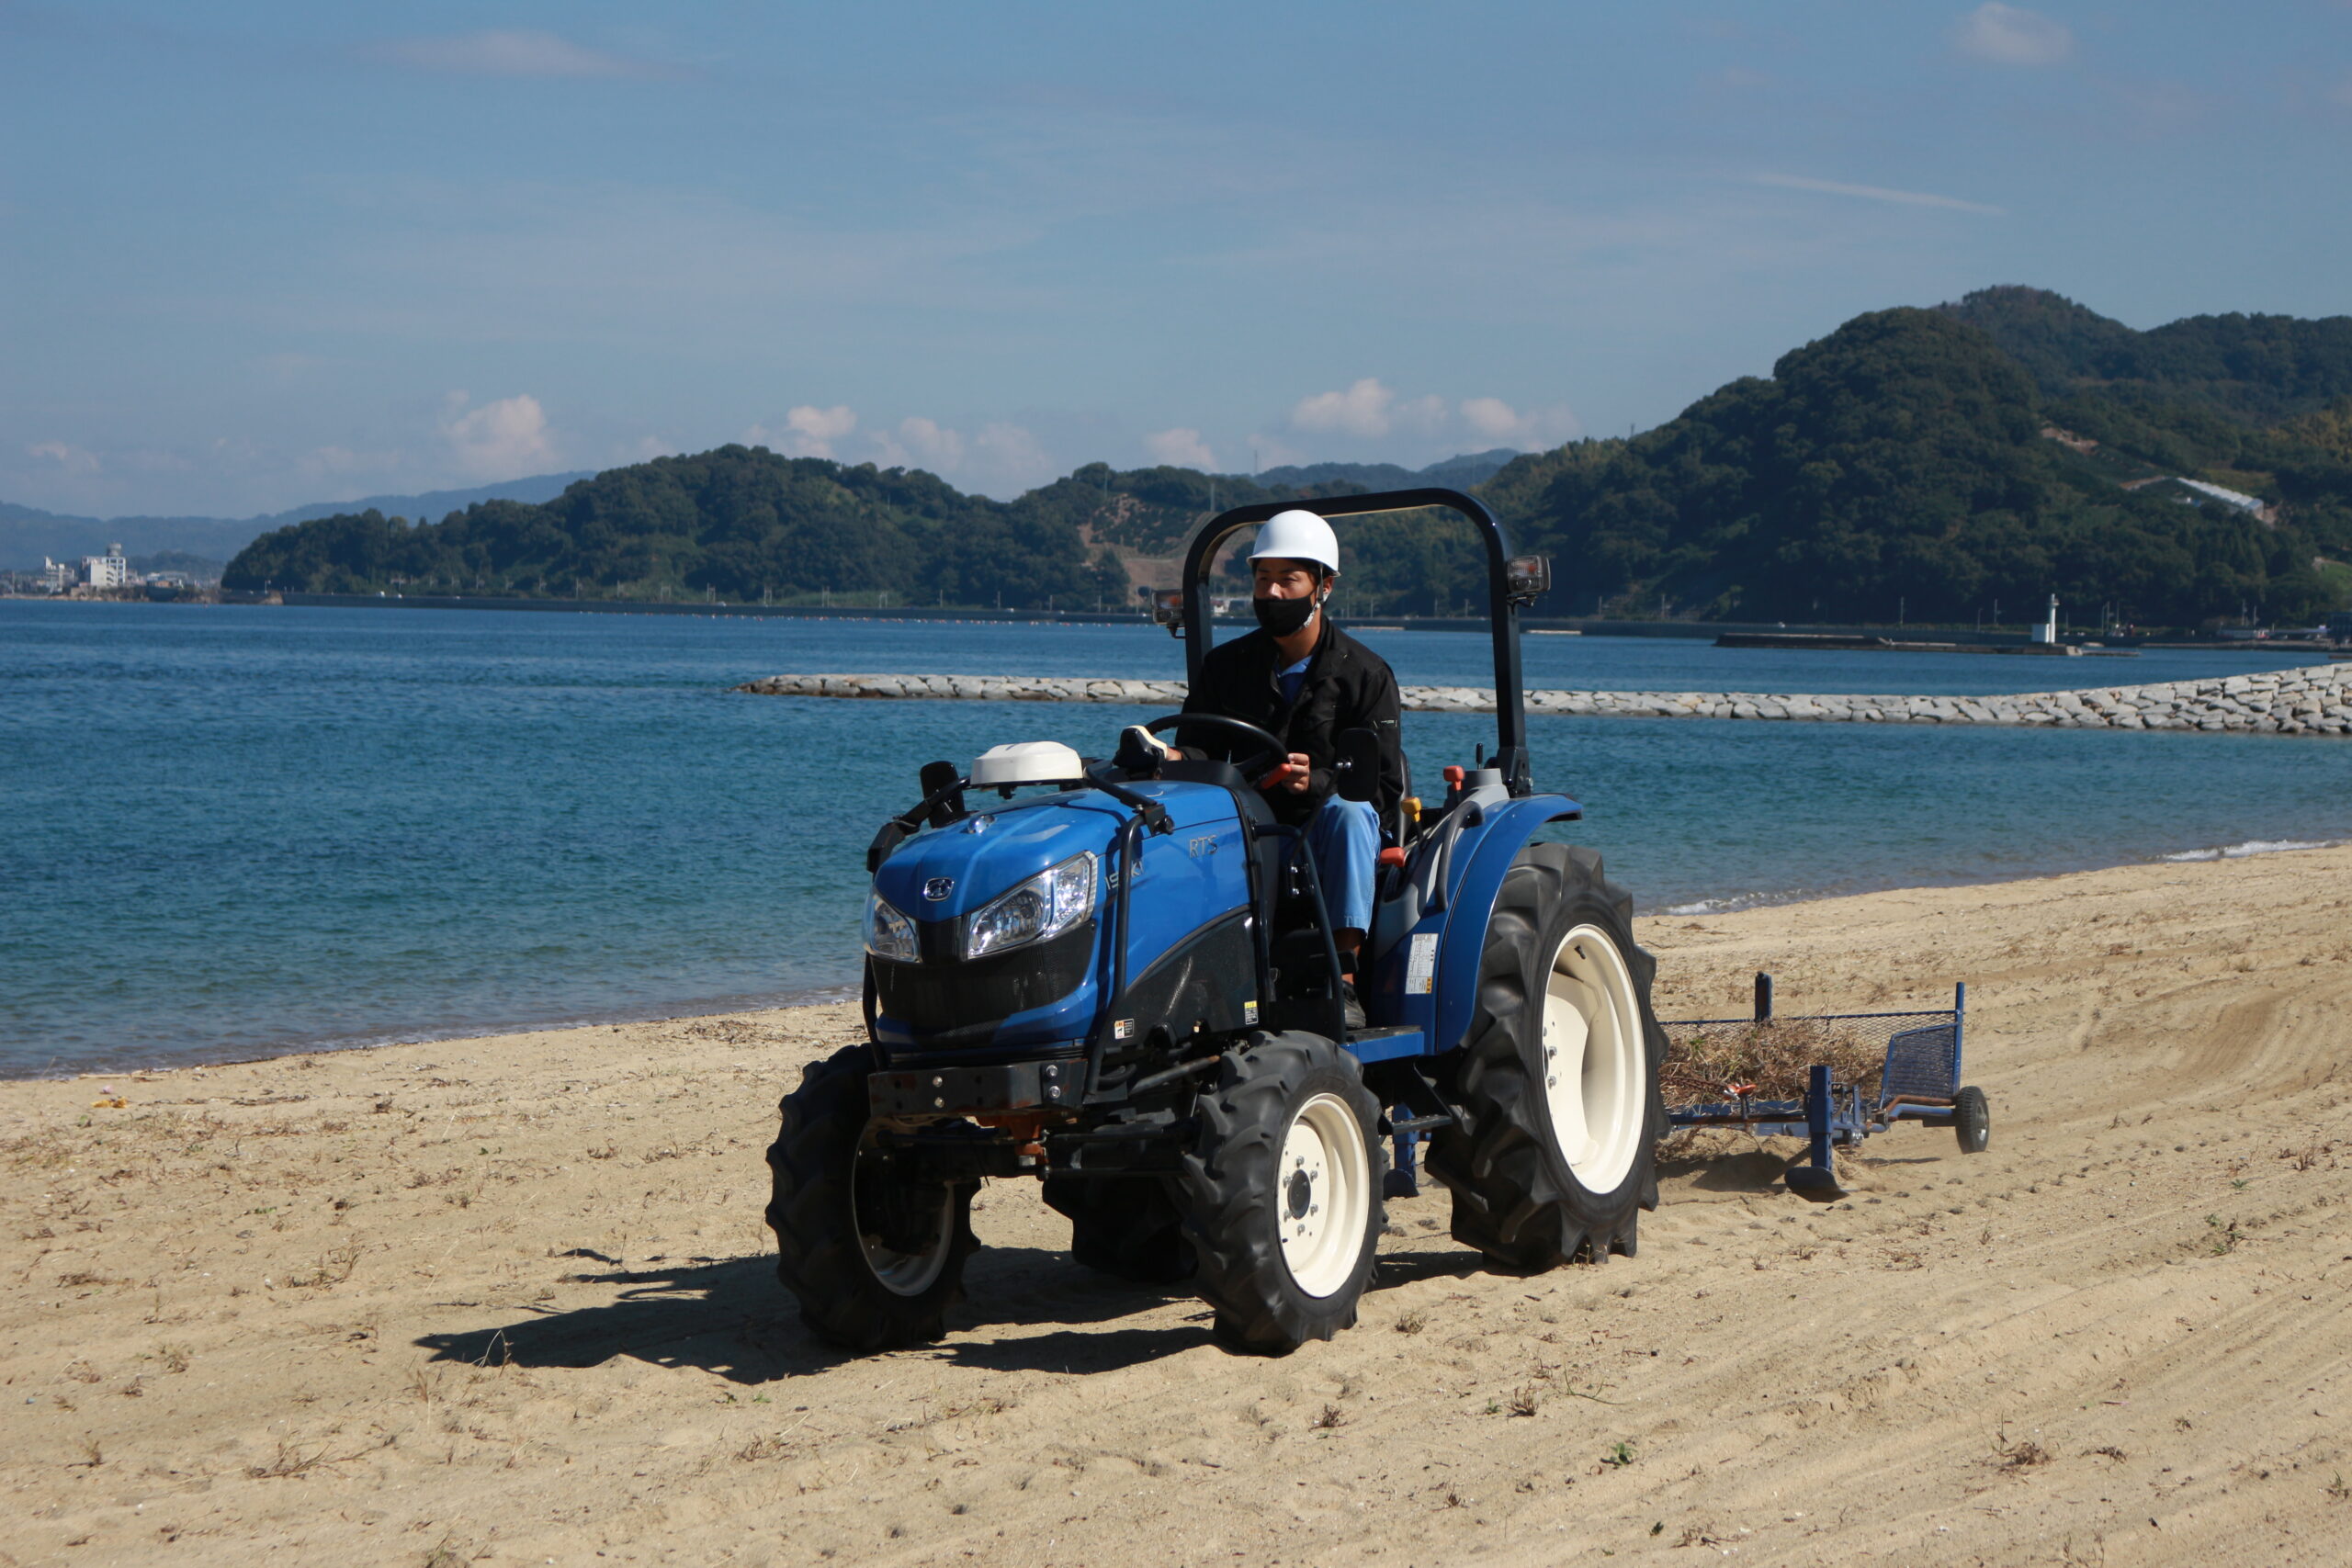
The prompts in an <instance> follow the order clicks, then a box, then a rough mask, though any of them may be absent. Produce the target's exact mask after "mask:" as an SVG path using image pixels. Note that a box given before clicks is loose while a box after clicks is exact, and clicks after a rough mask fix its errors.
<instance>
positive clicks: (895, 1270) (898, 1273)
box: [849, 1150, 955, 1296]
mask: <svg viewBox="0 0 2352 1568" xmlns="http://www.w3.org/2000/svg"><path fill="white" fill-rule="evenodd" d="M858 1157H860V1158H863V1157H865V1156H864V1151H862V1150H861V1151H860V1153H859V1156H858ZM953 1201H955V1193H954V1191H953V1190H950V1189H948V1188H945V1187H942V1188H941V1189H940V1190H939V1213H938V1216H937V1218H936V1220H935V1221H934V1223H933V1225H932V1235H933V1238H934V1239H933V1242H932V1245H931V1247H930V1249H929V1250H928V1251H924V1252H900V1251H899V1249H898V1248H896V1247H891V1246H889V1245H888V1244H887V1243H886V1242H884V1241H883V1239H882V1237H881V1235H879V1234H877V1233H876V1232H872V1231H868V1230H867V1229H866V1228H865V1216H863V1215H862V1214H860V1213H858V1212H857V1173H856V1171H855V1170H854V1169H853V1170H852V1171H851V1172H850V1183H849V1217H850V1224H852V1225H853V1226H854V1227H855V1229H856V1231H857V1246H858V1250H859V1251H861V1252H863V1253H864V1254H865V1266H866V1268H867V1269H871V1270H872V1271H873V1274H874V1277H875V1279H876V1280H880V1281H881V1283H882V1288H883V1289H884V1290H886V1291H888V1292H890V1293H891V1294H892V1295H898V1296H919V1295H921V1294H922V1293H923V1292H925V1291H927V1290H929V1289H931V1287H932V1286H933V1284H935V1283H937V1282H938V1280H939V1276H940V1274H941V1272H942V1271H943V1270H944V1269H946V1267H947V1248H948V1244H949V1241H950V1238H951V1237H952V1235H953V1234H954V1232H953V1226H954V1223H955V1216H954V1215H953V1214H951V1213H949V1212H948V1207H949V1205H950V1204H951V1203H952V1202H953Z"/></svg>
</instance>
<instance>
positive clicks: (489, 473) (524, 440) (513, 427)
mask: <svg viewBox="0 0 2352 1568" xmlns="http://www.w3.org/2000/svg"><path fill="white" fill-rule="evenodd" d="M466 402H467V398H466V394H465V393H463V392H452V393H450V394H449V395H448V397H447V399H446V400H444V403H445V407H446V408H447V412H446V413H445V415H444V416H443V418H442V421H441V434H442V437H443V439H445V440H447V442H448V443H449V446H450V449H451V450H452V451H453V452H455V453H456V455H457V458H458V464H459V466H460V467H462V468H464V469H465V470H466V472H468V473H469V474H471V475H472V476H473V477H474V478H476V479H490V480H497V479H520V478H522V477H523V476H524V475H526V474H530V473H537V472H540V471H543V470H545V469H547V468H553V467H555V466H556V461H555V437H554V433H553V432H551V431H550V430H549V429H548V416H547V412H546V411H545V410H543V409H541V408H540V407H539V400H538V399H537V398H535V397H532V396H531V395H530V394H528V393H527V392H526V393H523V394H521V395H519V396H516V397H512V398H500V399H499V400H497V401H495V402H488V403H484V404H482V405H481V407H480V408H478V409H474V410H471V411H469V412H464V413H460V412H458V410H460V409H463V408H465V406H466Z"/></svg>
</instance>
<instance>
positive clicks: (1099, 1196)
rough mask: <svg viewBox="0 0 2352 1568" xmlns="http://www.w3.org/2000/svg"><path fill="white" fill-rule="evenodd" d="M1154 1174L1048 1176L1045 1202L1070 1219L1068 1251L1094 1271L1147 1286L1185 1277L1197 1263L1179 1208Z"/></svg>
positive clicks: (1165, 1184) (1181, 1211)
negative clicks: (1080, 1176) (1077, 1176)
mask: <svg viewBox="0 0 2352 1568" xmlns="http://www.w3.org/2000/svg"><path fill="white" fill-rule="evenodd" d="M1169 1186H1170V1184H1169V1183H1168V1182H1167V1181H1165V1180H1163V1179H1160V1178H1158V1177H1148V1176H1115V1177H1090V1178H1086V1179H1080V1178H1076V1177H1068V1176H1057V1177H1049V1178H1047V1179H1046V1207H1048V1208H1050V1209H1052V1210H1054V1211H1055V1212H1056V1213H1061V1214H1065V1215H1067V1216H1069V1254H1070V1257H1071V1258H1074V1259H1076V1260H1077V1261H1078V1262H1079V1263H1080V1264H1081V1265H1083V1266H1084V1267H1086V1268H1089V1269H1093V1270H1095V1271H1096V1272H1097V1273H1102V1274H1109V1275H1111V1276H1113V1277H1114V1278H1116V1279H1121V1280H1136V1281H1137V1282H1138V1283H1142V1284H1147V1285H1172V1284H1174V1283H1176V1282H1177V1281H1178V1280H1189V1279H1191V1278H1192V1277H1193V1269H1194V1268H1196V1267H1197V1264H1196V1262H1195V1260H1194V1258H1193V1244H1192V1243H1191V1242H1189V1241H1187V1240H1185V1239H1184V1212H1183V1210H1182V1208H1181V1207H1180V1206H1179V1205H1178V1202H1177V1199H1176V1196H1175V1194H1173V1193H1172V1192H1170V1190H1169Z"/></svg>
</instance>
